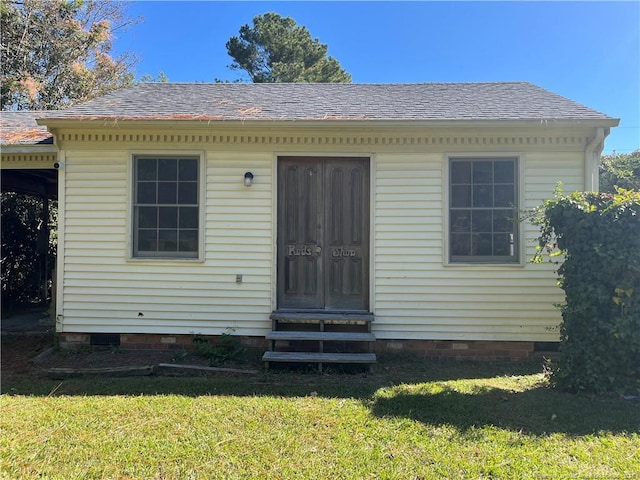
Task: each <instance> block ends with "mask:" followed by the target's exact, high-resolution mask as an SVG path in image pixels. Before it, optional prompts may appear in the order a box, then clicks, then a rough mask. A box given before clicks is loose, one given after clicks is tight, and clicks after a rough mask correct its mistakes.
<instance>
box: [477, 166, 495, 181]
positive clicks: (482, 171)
mask: <svg viewBox="0 0 640 480" xmlns="http://www.w3.org/2000/svg"><path fill="white" fill-rule="evenodd" d="M473 183H493V162H473Z"/></svg>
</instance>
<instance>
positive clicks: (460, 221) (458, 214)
mask: <svg viewBox="0 0 640 480" xmlns="http://www.w3.org/2000/svg"><path fill="white" fill-rule="evenodd" d="M451 231H452V232H469V231H471V210H453V211H452V212H451Z"/></svg>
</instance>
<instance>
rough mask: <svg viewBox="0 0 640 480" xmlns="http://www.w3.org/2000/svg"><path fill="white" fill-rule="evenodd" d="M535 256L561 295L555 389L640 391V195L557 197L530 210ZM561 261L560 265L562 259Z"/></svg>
mask: <svg viewBox="0 0 640 480" xmlns="http://www.w3.org/2000/svg"><path fill="white" fill-rule="evenodd" d="M534 223H536V224H537V225H539V226H540V228H541V235H540V237H539V239H538V240H539V246H538V255H536V258H535V259H534V260H535V261H541V259H542V257H543V255H544V254H545V253H546V254H549V256H550V259H551V260H552V261H556V262H557V264H558V270H557V273H558V276H559V285H560V286H561V287H562V289H563V290H564V292H565V297H566V298H565V303H564V304H563V305H562V323H561V325H560V342H561V344H560V360H559V362H558V364H557V365H555V366H554V368H553V370H552V372H553V373H552V380H553V382H554V384H555V385H557V386H558V387H561V388H563V389H566V390H570V391H588V392H596V393H600V392H607V391H615V392H620V393H622V392H636V391H638V389H640V192H634V191H630V190H622V189H620V190H618V191H617V193H616V194H605V193H585V192H576V193H573V194H570V195H562V194H557V195H556V197H555V198H554V199H552V200H548V201H547V202H545V204H544V205H542V206H541V207H539V208H538V209H537V210H536V213H535V215H534ZM562 257H564V258H562Z"/></svg>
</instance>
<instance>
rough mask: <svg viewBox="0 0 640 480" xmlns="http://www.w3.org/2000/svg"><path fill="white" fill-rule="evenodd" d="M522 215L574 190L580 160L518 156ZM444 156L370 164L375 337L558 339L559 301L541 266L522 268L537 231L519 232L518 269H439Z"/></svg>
mask: <svg viewBox="0 0 640 480" xmlns="http://www.w3.org/2000/svg"><path fill="white" fill-rule="evenodd" d="M520 158H521V163H520V169H523V171H522V175H521V178H524V183H523V184H521V185H520V188H521V189H522V195H521V198H522V199H523V201H524V205H521V207H522V208H525V209H530V208H533V207H535V206H538V205H540V204H541V203H542V202H543V201H544V199H547V198H550V197H551V196H552V192H553V189H554V188H555V186H556V184H557V183H558V182H563V183H564V190H565V191H573V190H576V189H580V188H582V178H583V168H582V159H583V157H582V155H581V154H579V153H560V154H548V153H547V154H539V153H526V154H524V155H522V156H521V157H520ZM443 162H446V156H445V155H443V154H428V153H425V154H410V155H408V154H405V155H402V154H397V155H390V154H389V155H378V156H376V168H375V178H374V181H373V182H374V188H375V191H376V195H375V213H374V219H375V222H374V225H375V226H374V229H375V230H374V232H373V236H374V239H375V255H376V256H375V259H374V262H373V266H374V268H373V272H374V273H373V275H374V285H375V300H374V304H373V309H374V312H375V314H376V317H375V322H374V328H373V329H374V332H375V334H376V336H377V337H378V338H381V339H410V338H416V339H442V340H445V339H448V340H513V341H553V340H557V338H558V336H557V335H558V334H557V329H556V326H557V324H558V322H559V319H560V315H559V311H558V309H557V308H556V307H555V306H554V304H557V303H560V302H562V300H563V295H562V291H561V290H560V289H559V288H558V287H557V285H556V276H555V273H554V272H553V269H552V268H551V266H550V265H549V264H543V265H533V264H531V263H529V260H530V258H531V257H532V255H533V254H534V252H535V241H534V240H535V238H536V237H537V234H538V230H537V227H535V226H532V225H530V224H525V225H523V233H524V237H525V238H524V239H523V241H522V243H521V246H522V248H524V249H525V253H524V257H525V264H524V265H522V266H520V265H516V266H482V265H473V266H462V265H452V266H445V265H444V250H443V242H444V241H445V240H444V239H445V238H446V236H445V232H444V231H443V228H444V220H445V219H444V217H443V215H445V214H446V206H445V205H443V202H444V198H446V197H445V193H446V192H445V189H446V188H447V186H446V183H445V182H446V180H445V178H444V176H443V171H444V170H443Z"/></svg>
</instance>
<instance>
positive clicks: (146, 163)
mask: <svg viewBox="0 0 640 480" xmlns="http://www.w3.org/2000/svg"><path fill="white" fill-rule="evenodd" d="M157 169H158V164H157V161H156V160H155V159H153V158H140V159H138V178H137V179H138V180H155V179H156V174H157Z"/></svg>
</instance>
